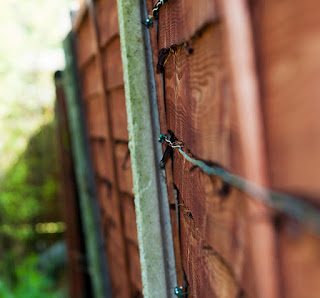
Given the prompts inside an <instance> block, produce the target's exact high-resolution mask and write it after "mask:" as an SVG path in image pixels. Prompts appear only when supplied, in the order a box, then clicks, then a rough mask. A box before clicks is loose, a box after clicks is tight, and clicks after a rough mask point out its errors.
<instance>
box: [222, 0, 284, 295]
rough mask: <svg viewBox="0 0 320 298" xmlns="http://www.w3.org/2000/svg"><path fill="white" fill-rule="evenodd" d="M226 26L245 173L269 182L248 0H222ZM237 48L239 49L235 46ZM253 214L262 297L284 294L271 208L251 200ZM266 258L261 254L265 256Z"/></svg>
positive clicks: (254, 250)
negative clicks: (280, 278)
mask: <svg viewBox="0 0 320 298" xmlns="http://www.w3.org/2000/svg"><path fill="white" fill-rule="evenodd" d="M220 6H221V12H222V15H223V20H224V23H225V26H226V39H227V40H226V44H227V49H228V54H229V56H228V57H229V65H230V70H231V77H232V82H233V92H234V96H235V98H236V103H237V113H238V120H239V131H240V133H241V147H242V150H243V158H244V162H243V166H244V175H245V177H246V178H248V179H249V180H251V181H254V182H256V183H257V184H260V185H263V186H268V178H267V168H266V154H265V144H264V135H263V127H262V123H263V120H262V115H261V107H260V102H259V94H258V85H257V76H256V71H255V63H254V52H253V45H252V32H251V27H250V19H249V11H248V7H247V3H246V1H244V0H242V1H220ZM235 49H237V50H235ZM248 206H249V214H250V215H249V216H250V217H252V218H265V220H263V221H262V220H261V221H259V222H257V221H255V222H253V223H252V224H251V225H250V226H251V245H252V250H251V251H252V258H253V265H254V267H255V281H256V283H257V296H258V297H266V298H267V297H268V298H270V297H280V292H279V291H280V286H279V273H278V263H277V251H276V239H275V231H274V228H273V225H272V221H271V220H270V218H269V216H270V214H269V211H268V209H267V208H266V207H265V206H263V205H262V204H260V203H257V202H253V201H248ZM262 255H263V256H264V258H261V256H262Z"/></svg>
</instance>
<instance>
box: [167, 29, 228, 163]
mask: <svg viewBox="0 0 320 298" xmlns="http://www.w3.org/2000/svg"><path fill="white" fill-rule="evenodd" d="M222 35H223V30H222V28H221V26H220V25H212V26H210V27H208V28H207V30H206V31H205V32H204V33H203V35H202V37H201V38H200V39H198V40H197V41H196V42H195V43H194V44H193V48H194V52H193V54H191V55H189V56H188V55H187V53H186V52H185V51H184V50H183V49H182V50H181V51H180V53H177V54H176V55H174V56H173V57H170V58H169V60H168V62H167V64H166V66H165V92H166V112H167V125H168V128H169V129H170V130H172V131H173V132H174V133H175V135H176V137H177V138H178V139H179V140H181V141H183V142H184V143H185V144H186V145H187V147H188V148H189V149H190V150H191V151H192V153H193V154H194V155H195V156H197V157H198V158H199V159H204V160H207V161H219V163H220V164H222V165H223V166H225V167H227V168H228V167H230V160H229V138H230V129H229V126H230V104H231V100H232V97H231V93H230V91H229V90H230V89H229V88H230V86H229V81H228V77H227V72H226V68H225V64H224V57H223V56H224V53H223V48H222V42H221V38H222Z"/></svg>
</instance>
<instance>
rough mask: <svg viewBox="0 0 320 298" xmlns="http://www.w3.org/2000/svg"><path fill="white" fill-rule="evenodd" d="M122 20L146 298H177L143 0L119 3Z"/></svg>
mask: <svg viewBox="0 0 320 298" xmlns="http://www.w3.org/2000/svg"><path fill="white" fill-rule="evenodd" d="M118 15H119V25H120V39H121V55H122V63H123V73H124V82H125V94H126V106H127V115H128V130H129V149H130V152H131V163H132V173H133V184H134V194H135V206H136V218H137V228H138V240H139V250H140V262H141V271H142V284H143V295H144V296H145V297H161V298H162V297H174V292H173V287H172V285H173V284H175V283H176V275H175V262H174V253H173V244H172V234H171V225H170V217H169V209H168V202H164V201H163V200H162V199H163V196H162V198H161V193H163V190H162V189H160V183H159V168H158V162H157V158H158V157H157V153H156V150H155V144H154V138H155V136H154V133H153V129H154V124H155V123H154V119H151V115H152V112H151V107H150V99H149V90H148V87H149V86H148V78H147V68H146V57H145V49H144V40H143V33H142V28H141V15H140V2H139V0H118ZM156 126H157V127H159V125H156ZM161 200H162V201H161ZM165 204H166V205H165ZM166 208H167V212H165V209H166ZM164 213H166V214H164ZM168 235H169V236H168ZM170 237H171V240H170ZM168 251H169V252H168Z"/></svg>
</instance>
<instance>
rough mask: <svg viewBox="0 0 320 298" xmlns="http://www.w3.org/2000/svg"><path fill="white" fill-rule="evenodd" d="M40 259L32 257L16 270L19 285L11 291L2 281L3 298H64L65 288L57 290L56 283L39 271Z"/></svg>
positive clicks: (0, 295)
mask: <svg viewBox="0 0 320 298" xmlns="http://www.w3.org/2000/svg"><path fill="white" fill-rule="evenodd" d="M37 263H38V257H37V256H35V255H31V256H29V257H28V258H26V259H25V260H24V261H23V263H22V264H21V265H19V266H18V267H17V268H16V276H17V283H16V286H15V287H13V288H12V289H10V288H9V287H8V286H7V285H6V284H5V283H4V282H2V281H1V280H0V297H1V298H43V297H45V296H47V297H51V298H63V297H66V296H67V293H66V289H65V288H63V287H62V288H59V289H56V287H55V286H54V282H53V281H52V280H50V279H49V278H48V277H46V276H45V275H43V274H42V273H41V272H40V271H39V270H38V269H37Z"/></svg>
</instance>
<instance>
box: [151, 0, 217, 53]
mask: <svg viewBox="0 0 320 298" xmlns="http://www.w3.org/2000/svg"><path fill="white" fill-rule="evenodd" d="M153 2H154V3H156V2H157V1H153ZM159 12H160V16H159V20H160V21H159V47H160V48H167V47H169V46H171V45H173V44H180V43H181V42H184V41H189V40H190V39H191V38H192V37H193V36H194V35H195V34H196V33H197V32H199V31H200V30H201V29H203V28H204V27H205V26H206V25H208V24H211V23H213V22H215V21H217V17H218V10H217V6H216V2H215V1H207V0H199V1H193V0H188V1H186V0H176V1H168V2H167V3H166V4H165V5H164V6H163V7H161V8H160V11H159Z"/></svg>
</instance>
